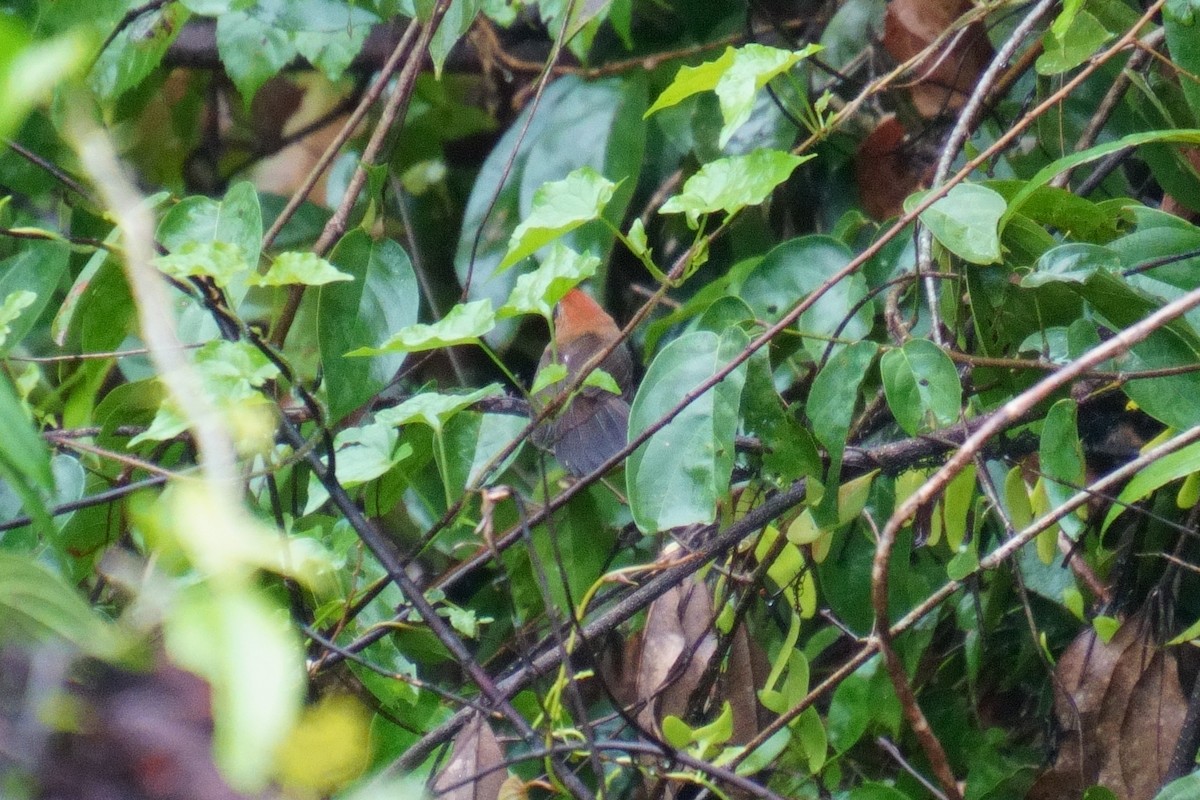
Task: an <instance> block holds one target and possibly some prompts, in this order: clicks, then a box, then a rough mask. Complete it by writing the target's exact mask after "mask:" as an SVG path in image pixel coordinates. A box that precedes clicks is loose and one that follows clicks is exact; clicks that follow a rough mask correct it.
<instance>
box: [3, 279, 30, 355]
mask: <svg viewBox="0 0 1200 800" xmlns="http://www.w3.org/2000/svg"><path fill="white" fill-rule="evenodd" d="M37 299H38V296H37V295H36V294H34V293H33V292H30V291H28V290H26V289H18V290H17V291H15V292H10V293H9V294H8V295H7V296H6V297H5V298H4V303H3V304H2V305H0V349H2V348H4V346H5V345H6V344H8V336H9V334H10V333H12V327H11V325H12V323H14V322H16V321H17V319H18V318H19V317H20V316H21V312H22V311H24V310H25V309H27V308H29V307H30V306H31V305H33V304H34V303H35V302H36V301H37Z"/></svg>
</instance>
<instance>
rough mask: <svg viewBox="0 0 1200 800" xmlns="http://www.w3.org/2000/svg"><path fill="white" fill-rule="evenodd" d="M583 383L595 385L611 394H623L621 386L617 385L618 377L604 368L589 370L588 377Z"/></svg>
mask: <svg viewBox="0 0 1200 800" xmlns="http://www.w3.org/2000/svg"><path fill="white" fill-rule="evenodd" d="M583 385H584V386H594V387H596V388H597V389H603V390H604V391H606V392H609V393H610V394H623V392H622V390H621V387H620V386H618V385H617V381H616V379H615V378H613V376H612V375H609V374H608V373H607V372H605V371H604V370H602V369H594V370H592V371H591V372H589V373H588V374H587V377H586V378H584V379H583Z"/></svg>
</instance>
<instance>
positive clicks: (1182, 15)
mask: <svg viewBox="0 0 1200 800" xmlns="http://www.w3.org/2000/svg"><path fill="white" fill-rule="evenodd" d="M1162 16H1163V29H1164V30H1165V31H1166V34H1167V49H1168V50H1169V51H1170V53H1171V61H1172V62H1173V63H1174V64H1175V65H1176V66H1177V67H1178V68H1179V69H1180V71H1181V72H1180V80H1179V88H1180V89H1181V90H1182V91H1183V97H1184V99H1185V100H1187V104H1188V106H1189V107H1190V108H1191V110H1192V119H1194V120H1196V121H1197V122H1200V86H1198V85H1197V84H1196V80H1195V78H1194V77H1192V76H1195V75H1200V36H1198V35H1197V34H1200V25H1197V24H1196V5H1195V3H1194V2H1189V0H1178V1H1176V0H1172V2H1168V3H1167V4H1166V6H1165V7H1164V8H1163V15H1162ZM1185 73H1186V74H1185Z"/></svg>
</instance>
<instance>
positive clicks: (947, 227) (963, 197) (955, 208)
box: [904, 183, 1008, 264]
mask: <svg viewBox="0 0 1200 800" xmlns="http://www.w3.org/2000/svg"><path fill="white" fill-rule="evenodd" d="M922 197H923V195H913V196H911V197H909V199H908V200H907V201H905V203H904V207H905V210H909V209H911V208H914V207H915V206H916V204H917V202H919V201H920V199H921V198H922ZM1007 207H1008V206H1007V203H1005V202H1004V198H1003V197H1001V196H1000V195H999V194H998V193H997V192H995V191H994V190H992V189H989V188H987V187H986V186H981V185H979V184H974V183H960V184H958V185H957V186H955V187H954V188H952V189H951V190H950V191H949V192H948V193H947V194H946V196H945V197H943V198H941V199H940V200H938V201H937V202H936V203H934V204H933V205H931V206H930V207H929V208H927V209H925V210H924V211H923V212H921V222H923V223H925V224H926V225H928V226H929V230H930V231H931V232H932V233H933V235H934V237H935V238H936V239H937V240H938V242H940V243H941V245H942V246H943V247H945V248H946V249H947V250H949V251H950V252H951V253H954V255H956V256H958V257H959V258H961V259H963V260H964V261H969V262H971V263H972V264H996V263H998V262H999V261H1000V228H999V223H1000V218H1001V217H1002V216H1003V214H1004V211H1005V209H1006V208H1007Z"/></svg>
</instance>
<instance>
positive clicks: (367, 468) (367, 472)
mask: <svg viewBox="0 0 1200 800" xmlns="http://www.w3.org/2000/svg"><path fill="white" fill-rule="evenodd" d="M398 439H399V433H397V431H396V428H395V427H394V426H392V425H387V424H384V423H382V422H379V421H376V422H373V423H371V424H370V425H364V426H362V427H359V428H347V429H346V430H344V431H342V432H341V433H339V434H338V435H337V438H336V439H334V442H333V446H334V450H335V452H336V453H337V458H336V462H335V463H336V465H337V479H338V481H339V482H340V483H341V484H342V486H345V487H346V488H347V489H350V488H353V487H355V486H361V485H362V484H364V483H367V482H368V481H373V480H375V479H376V478H378V477H379V476H380V475H383V474H384V473H386V472H387V471H388V470H390V469H391V468H392V467H394V466H396V465H397V464H399V463H400V462H401V461H403V460H404V459H406V458H408V457H409V456H411V455H412V454H413V448H412V445H410V444H408V443H407V442H405V443H404V444H402V445H400V446H399V447H397V446H396V443H397V440H398ZM328 499H329V492H328V491H326V489H325V485H324V484H323V483H321V481H320V479H319V478H317V476H316V475H314V474H310V475H309V480H308V502H307V503H306V504H305V507H304V513H305V514H311V513H312V512H314V511H316V510H317V509H318V508H320V507H321V506H322V505H324V504H325V501H326V500H328Z"/></svg>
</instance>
